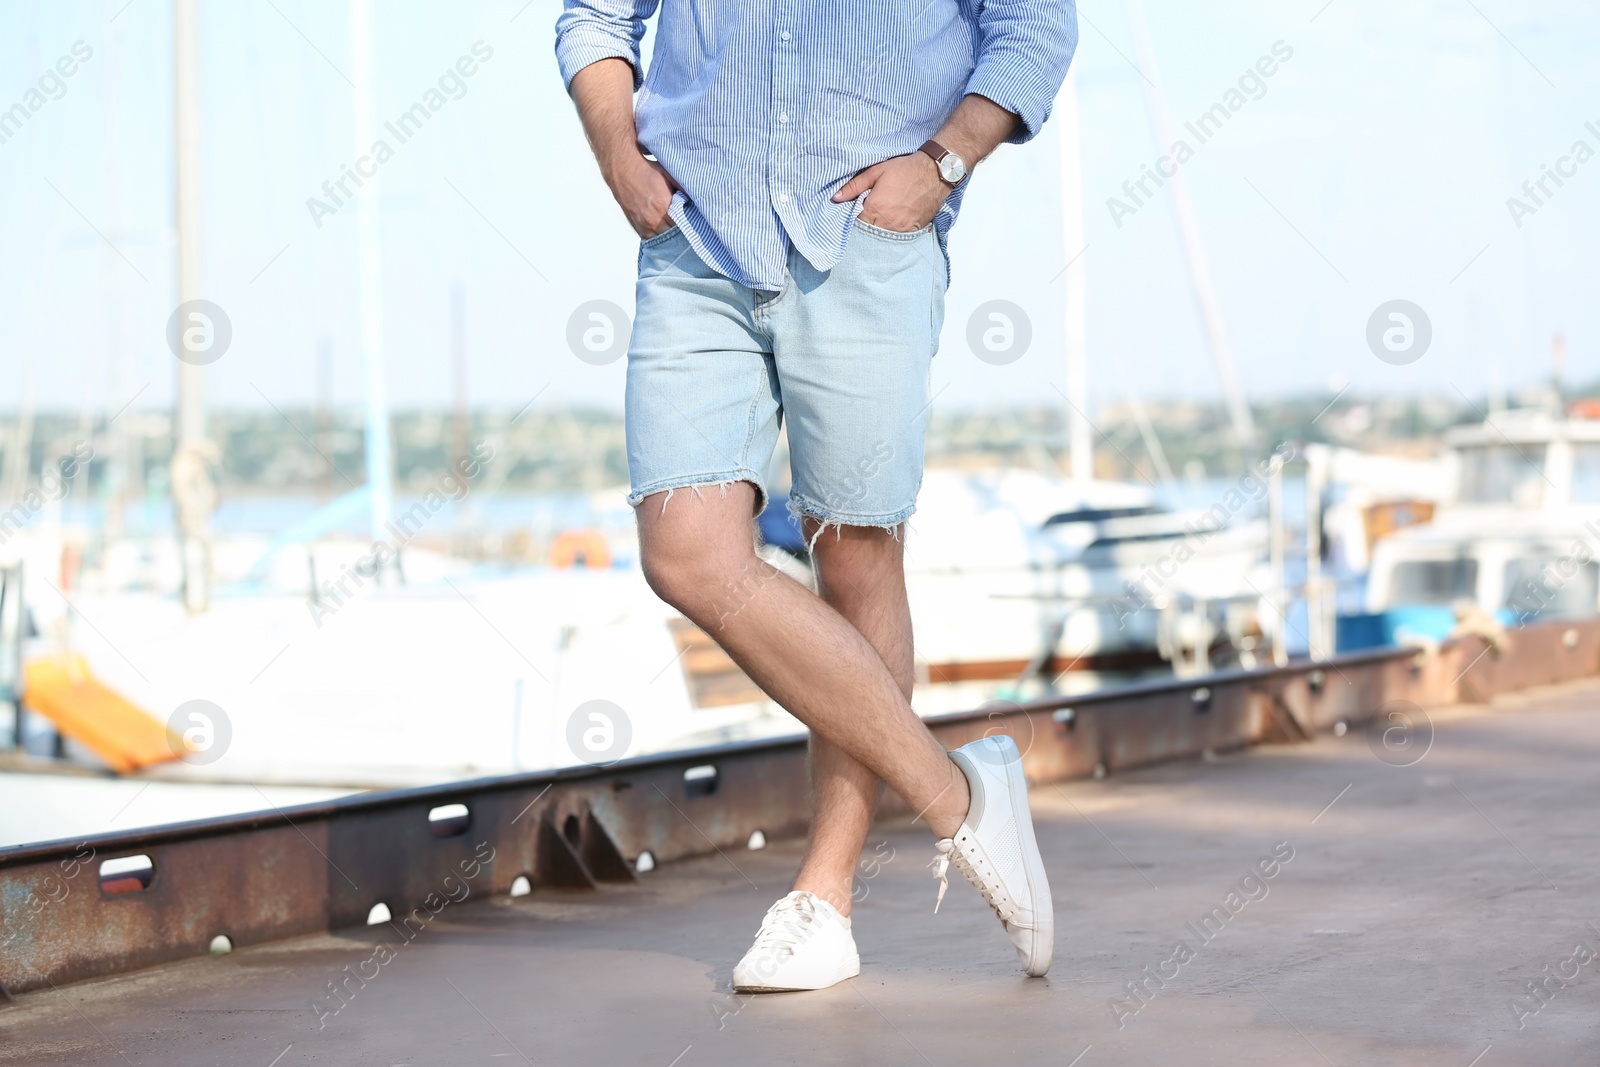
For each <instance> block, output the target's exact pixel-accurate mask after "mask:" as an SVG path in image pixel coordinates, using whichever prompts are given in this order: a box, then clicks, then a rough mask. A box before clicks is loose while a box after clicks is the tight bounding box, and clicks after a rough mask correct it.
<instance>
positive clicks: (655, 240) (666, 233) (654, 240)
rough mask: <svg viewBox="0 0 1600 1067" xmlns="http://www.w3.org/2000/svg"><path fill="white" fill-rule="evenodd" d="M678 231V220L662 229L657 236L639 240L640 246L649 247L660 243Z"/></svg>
mask: <svg viewBox="0 0 1600 1067" xmlns="http://www.w3.org/2000/svg"><path fill="white" fill-rule="evenodd" d="M677 232H678V224H677V223H676V222H674V223H673V224H672V225H671V226H668V227H667V228H666V229H664V230H662V231H661V232H660V233H658V234H656V235H655V236H653V237H646V238H645V239H644V240H642V241H640V242H639V247H640V248H649V247H650V246H651V245H656V244H660V243H662V242H663V241H665V240H666V239H667V238H668V237H671V236H672V235H673V234H675V233H677Z"/></svg>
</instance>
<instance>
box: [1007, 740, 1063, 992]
mask: <svg viewBox="0 0 1600 1067" xmlns="http://www.w3.org/2000/svg"><path fill="white" fill-rule="evenodd" d="M1006 740H1007V741H1010V740H1011V739H1010V738H1009V737H1007V738H1006ZM1011 750H1012V753H1014V754H1015V757H1016V758H1015V759H1007V760H1006V762H1005V770H1006V787H1007V788H1008V789H1009V790H1010V792H1011V810H1012V813H1013V815H1014V816H1016V817H1017V819H1016V822H1017V832H1018V834H1020V835H1021V837H1022V866H1023V869H1024V871H1025V872H1026V873H1027V878H1028V892H1029V893H1030V894H1031V895H1032V897H1033V916H1034V927H1033V931H1032V932H1033V945H1032V948H1031V950H1030V951H1029V953H1028V958H1029V959H1030V960H1031V961H1032V962H1031V963H1030V964H1029V965H1028V966H1027V967H1025V968H1023V969H1024V970H1025V971H1027V973H1028V975H1029V976H1030V977H1032V978H1042V977H1044V976H1045V974H1047V973H1048V972H1049V970H1050V964H1051V963H1052V962H1054V960H1055V946H1056V913H1055V902H1054V901H1053V900H1052V899H1051V898H1050V880H1049V878H1048V877H1046V875H1045V873H1044V857H1043V856H1041V855H1040V854H1039V842H1038V840H1037V839H1036V838H1035V837H1034V835H1033V809H1032V808H1030V807H1029V806H1028V778H1027V776H1026V775H1025V774H1023V773H1022V754H1021V753H1020V752H1017V749H1016V742H1015V741H1011Z"/></svg>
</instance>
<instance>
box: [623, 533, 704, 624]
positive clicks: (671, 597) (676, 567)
mask: <svg viewBox="0 0 1600 1067" xmlns="http://www.w3.org/2000/svg"><path fill="white" fill-rule="evenodd" d="M639 564H640V567H641V569H642V570H643V571H644V580H645V582H646V583H647V584H648V585H649V586H650V588H651V589H652V590H653V591H654V592H655V594H656V596H658V597H660V598H661V599H662V600H664V601H666V602H667V603H668V604H671V605H672V606H673V607H675V608H677V609H678V610H679V611H681V612H683V613H684V614H685V615H688V616H689V617H690V618H693V617H694V616H695V615H696V614H698V613H699V610H700V608H701V606H702V605H704V604H706V603H707V602H708V601H709V600H710V598H711V596H712V594H713V593H714V591H715V589H716V588H717V586H718V584H719V582H720V578H719V571H720V570H722V569H723V568H721V567H719V565H718V562H717V559H716V557H715V554H714V553H712V552H710V551H708V550H706V549H705V548H704V546H699V545H648V544H647V545H644V546H642V547H641V551H640V555H639Z"/></svg>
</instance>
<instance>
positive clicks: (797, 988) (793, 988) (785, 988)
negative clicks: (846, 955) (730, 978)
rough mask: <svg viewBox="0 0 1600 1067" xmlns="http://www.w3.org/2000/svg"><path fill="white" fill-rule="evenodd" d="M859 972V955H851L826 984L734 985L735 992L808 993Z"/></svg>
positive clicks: (830, 986) (825, 987)
mask: <svg viewBox="0 0 1600 1067" xmlns="http://www.w3.org/2000/svg"><path fill="white" fill-rule="evenodd" d="M860 973H861V957H860V956H852V957H850V961H849V962H848V963H846V964H845V965H844V966H843V967H840V968H839V974H838V976H837V977H835V978H834V980H833V981H831V982H829V983H828V984H827V985H737V984H736V985H735V986H734V987H733V991H734V992H735V993H808V992H814V991H816V990H818V989H832V988H833V987H834V986H836V985H838V984H839V983H840V982H844V981H848V980H849V979H851V978H854V977H856V975H858V974H860Z"/></svg>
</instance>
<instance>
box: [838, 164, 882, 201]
mask: <svg viewBox="0 0 1600 1067" xmlns="http://www.w3.org/2000/svg"><path fill="white" fill-rule="evenodd" d="M881 167H882V164H881V163H874V164H873V165H872V166H870V167H868V168H867V169H866V170H864V171H862V172H861V173H859V174H857V175H856V176H855V177H854V178H851V179H850V180H849V181H847V182H845V183H844V188H842V189H840V190H839V191H838V192H837V193H834V194H833V202H834V203H836V204H841V203H843V202H844V201H846V200H854V199H855V198H856V197H858V196H860V195H861V194H862V193H864V192H866V191H867V190H868V189H871V188H872V186H873V185H874V184H875V183H876V182H877V180H878V175H879V174H880V173H882V171H881V169H880V168H881Z"/></svg>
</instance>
